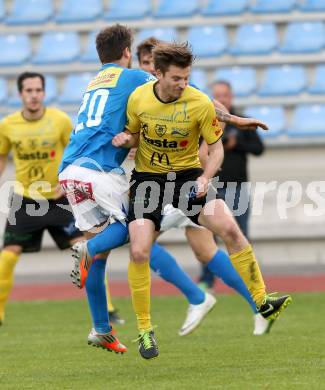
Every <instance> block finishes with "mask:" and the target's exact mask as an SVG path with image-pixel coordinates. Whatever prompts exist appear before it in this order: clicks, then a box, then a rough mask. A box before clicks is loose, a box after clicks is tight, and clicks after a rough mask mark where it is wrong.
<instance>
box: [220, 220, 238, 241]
mask: <svg viewBox="0 0 325 390" xmlns="http://www.w3.org/2000/svg"><path fill="white" fill-rule="evenodd" d="M221 238H222V239H223V240H224V241H225V242H232V243H239V242H241V241H242V239H243V233H242V232H241V230H240V228H239V227H238V225H237V224H236V222H235V220H231V221H229V222H227V223H225V224H224V225H223V226H222V233H221Z"/></svg>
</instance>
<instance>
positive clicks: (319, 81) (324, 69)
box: [309, 65, 325, 95]
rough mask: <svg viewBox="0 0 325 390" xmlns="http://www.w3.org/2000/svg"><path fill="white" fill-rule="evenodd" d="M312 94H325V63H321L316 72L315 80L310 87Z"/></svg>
mask: <svg viewBox="0 0 325 390" xmlns="http://www.w3.org/2000/svg"><path fill="white" fill-rule="evenodd" d="M309 93H311V94H315V95H318V94H324V95H325V65H319V66H318V67H316V69H315V72H314V80H313V83H312V85H311V86H310V88H309Z"/></svg>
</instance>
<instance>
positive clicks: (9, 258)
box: [0, 250, 19, 321]
mask: <svg viewBox="0 0 325 390" xmlns="http://www.w3.org/2000/svg"><path fill="white" fill-rule="evenodd" d="M18 258H19V256H18V255H16V254H15V253H13V252H11V251H6V250H4V251H2V252H1V254H0V321H3V320H4V307H5V304H6V302H7V300H8V296H9V293H10V291H11V288H12V286H13V283H14V269H15V265H16V263H17V261H18Z"/></svg>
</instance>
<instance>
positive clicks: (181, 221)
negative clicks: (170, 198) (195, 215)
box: [160, 205, 202, 232]
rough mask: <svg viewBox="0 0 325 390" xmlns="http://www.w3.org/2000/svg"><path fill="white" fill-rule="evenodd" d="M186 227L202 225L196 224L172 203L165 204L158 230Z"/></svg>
mask: <svg viewBox="0 0 325 390" xmlns="http://www.w3.org/2000/svg"><path fill="white" fill-rule="evenodd" d="M186 227H196V228H202V226H199V225H196V224H195V223H194V222H192V221H191V220H190V219H189V218H188V217H186V215H185V214H184V213H183V212H182V211H181V210H180V209H176V208H175V207H173V206H172V205H167V206H165V208H164V216H163V219H162V221H161V228H160V230H161V231H164V232H166V231H167V230H169V229H172V228H176V229H182V228H186Z"/></svg>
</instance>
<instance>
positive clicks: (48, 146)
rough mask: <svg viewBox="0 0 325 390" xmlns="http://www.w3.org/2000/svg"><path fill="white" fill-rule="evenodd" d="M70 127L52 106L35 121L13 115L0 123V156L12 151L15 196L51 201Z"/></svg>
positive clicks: (59, 112)
mask: <svg viewBox="0 0 325 390" xmlns="http://www.w3.org/2000/svg"><path fill="white" fill-rule="evenodd" d="M72 128H73V125H72V122H71V120H70V118H69V116H68V115H67V114H66V113H64V112H63V111H60V110H58V109H56V108H52V107H48V108H46V109H45V112H44V115H43V116H42V117H41V118H40V119H38V120H34V121H30V120H27V119H25V118H24V117H23V116H22V113H21V112H16V113H14V114H11V115H8V116H6V117H5V118H4V119H3V120H2V121H1V122H0V154H2V155H7V154H8V153H9V152H10V150H12V151H13V159H14V164H15V167H16V181H17V183H16V186H15V192H16V193H18V194H20V195H23V196H25V197H27V198H33V199H41V198H42V197H45V198H46V199H52V198H55V196H56V193H55V188H56V187H57V185H58V167H59V164H60V162H61V159H62V155H63V151H64V148H65V146H66V145H67V144H68V142H69V138H70V133H71V130H72ZM37 182H38V183H37ZM39 182H43V183H39ZM44 182H48V184H45V183H44Z"/></svg>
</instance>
